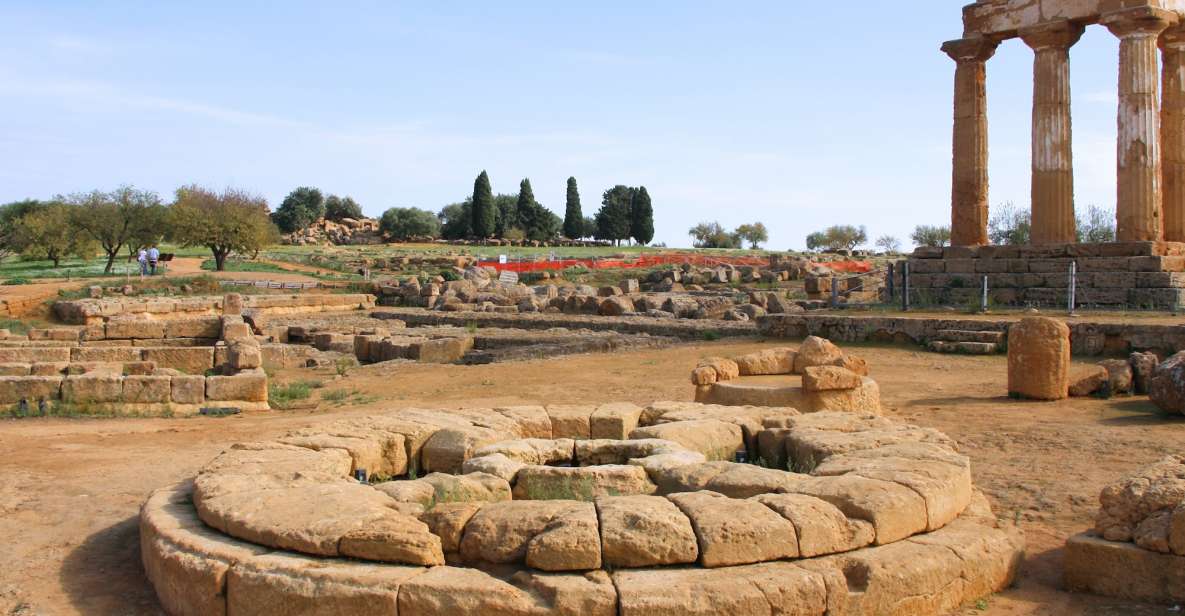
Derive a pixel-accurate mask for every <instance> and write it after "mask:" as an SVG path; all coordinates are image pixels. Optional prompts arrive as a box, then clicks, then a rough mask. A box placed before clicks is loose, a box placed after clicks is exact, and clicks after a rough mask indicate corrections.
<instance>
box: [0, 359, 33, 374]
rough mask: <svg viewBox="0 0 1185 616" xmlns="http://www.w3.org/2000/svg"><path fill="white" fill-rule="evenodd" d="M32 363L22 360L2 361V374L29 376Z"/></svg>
mask: <svg viewBox="0 0 1185 616" xmlns="http://www.w3.org/2000/svg"><path fill="white" fill-rule="evenodd" d="M31 371H32V364H27V363H20V362H7V363H0V376H29V373H30V372H31Z"/></svg>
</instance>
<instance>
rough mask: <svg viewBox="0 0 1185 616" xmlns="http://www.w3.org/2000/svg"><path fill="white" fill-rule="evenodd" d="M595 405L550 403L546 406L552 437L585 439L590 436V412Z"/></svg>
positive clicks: (591, 412)
mask: <svg viewBox="0 0 1185 616" xmlns="http://www.w3.org/2000/svg"><path fill="white" fill-rule="evenodd" d="M595 411H596V407H593V406H583V405H562V404H552V405H548V406H547V415H548V416H549V417H550V418H551V437H552V438H571V439H587V438H590V437H591V436H592V414H593V412H595Z"/></svg>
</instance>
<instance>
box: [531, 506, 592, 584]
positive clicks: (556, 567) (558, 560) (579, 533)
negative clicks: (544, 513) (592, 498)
mask: <svg viewBox="0 0 1185 616" xmlns="http://www.w3.org/2000/svg"><path fill="white" fill-rule="evenodd" d="M598 528H599V527H598V522H597V511H596V509H595V508H594V507H593V506H592V504H588V505H585V506H580V507H574V508H572V509H570V510H568V511H565V512H564V513H561V514H560V515H558V516H556V517H554V518H552V520H551V521H550V522H548V523H547V526H545V527H544V528H543V530H542V531H541V532H540V533H539V534H537V535H535V536H534V537H533V538H531V541H530V542H529V543H528V544H527V558H526V565H527V566H528V567H531V568H533V569H539V570H542V571H587V570H590V569H600V568H601V541H600V534H599V531H598Z"/></svg>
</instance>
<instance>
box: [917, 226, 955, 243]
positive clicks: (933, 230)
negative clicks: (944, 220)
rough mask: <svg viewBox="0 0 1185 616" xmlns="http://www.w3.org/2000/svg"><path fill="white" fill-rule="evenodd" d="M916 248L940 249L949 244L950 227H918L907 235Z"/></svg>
mask: <svg viewBox="0 0 1185 616" xmlns="http://www.w3.org/2000/svg"><path fill="white" fill-rule="evenodd" d="M909 239H911V240H913V243H914V245H916V246H931V247H934V248H941V247H943V246H946V245H947V244H949V243H950V227H947V226H932V225H918V226H917V227H914V230H913V233H911V234H910V235H909Z"/></svg>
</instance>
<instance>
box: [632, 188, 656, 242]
mask: <svg viewBox="0 0 1185 616" xmlns="http://www.w3.org/2000/svg"><path fill="white" fill-rule="evenodd" d="M630 235H631V236H632V237H633V238H634V239H635V240H637V242H638V243H639V244H643V245H645V244H649V243H650V240H653V239H654V208H653V207H652V206H651V204H650V193H648V192H646V187H645V186H642V187H640V188H638V190H636V191H635V192H634V199H633V201H632V202H631V203H630Z"/></svg>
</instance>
